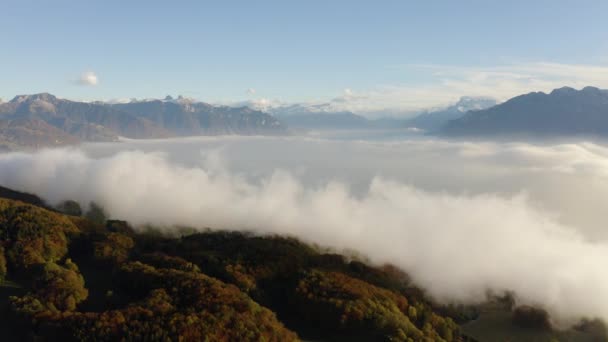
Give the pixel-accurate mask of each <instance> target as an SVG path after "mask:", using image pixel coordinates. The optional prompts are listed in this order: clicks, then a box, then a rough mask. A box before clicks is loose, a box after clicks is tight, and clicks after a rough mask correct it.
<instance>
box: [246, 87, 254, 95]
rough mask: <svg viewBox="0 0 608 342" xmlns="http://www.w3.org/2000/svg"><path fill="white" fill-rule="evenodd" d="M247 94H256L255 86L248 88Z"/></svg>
mask: <svg viewBox="0 0 608 342" xmlns="http://www.w3.org/2000/svg"><path fill="white" fill-rule="evenodd" d="M247 94H249V95H255V89H254V88H249V89H247Z"/></svg>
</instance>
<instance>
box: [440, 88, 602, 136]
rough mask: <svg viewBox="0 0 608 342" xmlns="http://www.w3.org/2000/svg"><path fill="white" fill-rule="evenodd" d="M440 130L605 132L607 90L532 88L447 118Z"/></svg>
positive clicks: (482, 133)
mask: <svg viewBox="0 0 608 342" xmlns="http://www.w3.org/2000/svg"><path fill="white" fill-rule="evenodd" d="M441 134H443V135H448V136H493V135H548V136H551V135H556V136H559V135H599V136H601V135H606V134H608V91H607V90H602V89H599V88H596V87H591V86H587V87H584V88H582V89H581V90H576V89H574V88H571V87H562V88H557V89H554V90H553V91H551V92H550V93H544V92H531V93H527V94H523V95H519V96H516V97H513V98H511V99H510V100H508V101H506V102H503V103H501V104H499V105H496V106H494V107H491V108H488V109H485V110H478V111H471V112H468V113H467V114H466V115H464V116H463V117H462V118H459V119H455V120H452V121H449V122H448V123H447V124H446V126H445V127H444V128H443V129H442V131H441Z"/></svg>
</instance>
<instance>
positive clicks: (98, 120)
mask: <svg viewBox="0 0 608 342" xmlns="http://www.w3.org/2000/svg"><path fill="white" fill-rule="evenodd" d="M284 131H285V127H284V125H283V124H281V123H280V122H279V121H278V120H276V119H275V118H274V117H272V116H270V115H268V114H265V113H262V112H260V111H255V110H252V109H249V108H230V107H219V106H212V105H209V104H206V103H202V102H192V101H160V100H152V101H143V102H132V103H127V104H106V103H101V102H95V103H86V102H76V101H69V100H64V99H59V98H57V97H55V96H53V95H51V94H48V93H42V94H35V95H20V96H16V97H15V98H14V99H12V100H11V101H9V102H3V103H0V146H1V147H3V148H4V149H10V148H13V147H16V146H21V147H41V146H55V145H63V144H72V143H75V142H78V141H115V140H117V139H118V137H119V136H123V137H127V138H133V139H142V138H166V137H172V136H192V135H207V134H281V133H283V132H284Z"/></svg>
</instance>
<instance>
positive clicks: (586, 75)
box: [0, 0, 608, 112]
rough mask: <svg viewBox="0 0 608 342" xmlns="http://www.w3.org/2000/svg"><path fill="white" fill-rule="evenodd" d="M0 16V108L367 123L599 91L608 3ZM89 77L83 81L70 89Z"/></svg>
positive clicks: (9, 4) (35, 9)
mask: <svg viewBox="0 0 608 342" xmlns="http://www.w3.org/2000/svg"><path fill="white" fill-rule="evenodd" d="M0 6H1V7H0V39H1V44H2V45H1V48H0V79H1V82H0V97H1V98H4V99H10V98H12V97H13V96H14V95H16V94H22V93H34V92H41V91H48V92H51V93H54V94H56V95H58V96H61V97H66V98H73V99H89V100H90V99H106V100H107V99H120V98H131V97H138V98H142V97H163V96H165V95H167V94H172V95H177V94H183V95H185V96H190V97H194V98H197V99H201V100H204V101H208V102H216V103H230V102H236V101H243V100H249V101H269V102H276V101H281V102H301V101H333V103H335V104H336V105H342V106H346V107H347V108H349V109H353V110H355V111H360V112H366V111H378V110H383V109H386V110H393V111H400V110H402V111H408V110H412V109H416V108H423V107H429V106H438V105H442V104H444V103H448V102H451V101H454V100H455V99H457V98H458V97H459V96H463V95H472V96H481V95H483V96H493V97H497V98H500V99H504V98H508V97H510V96H513V95H516V94H518V93H521V92H525V91H533V90H549V89H550V88H551V87H554V86H562V85H571V86H575V87H580V86H584V85H587V84H592V85H597V86H600V87H608V22H607V21H606V19H605V15H606V13H608V2H607V1H566V0H564V1H558V0H553V1H530V0H529V1H490V0H486V1H451V0H450V1H448V0H445V1H404V0H402V1H381V0H378V1H371V0H370V1H354V0H351V1H341V0H334V1H330V0H325V1H316V0H312V1H311V0H307V1H303V0H302V1H289V0H282V1H264V0H261V1H230V0H225V1H124V0H123V1H114V0H109V1H108V0H106V1H83V0H80V1H47V0H40V1H30V0H19V1H13V0H0ZM85 73H89V74H88V76H89V78H88V82H87V80H85V81H84V82H77V81H78V80H79V78H81V77H82V76H83V75H84V74H85ZM91 77H93V78H91ZM94 78H96V80H97V82H96V84H95V85H91V83H95V82H94ZM87 84H88V85H87ZM248 89H249V91H248Z"/></svg>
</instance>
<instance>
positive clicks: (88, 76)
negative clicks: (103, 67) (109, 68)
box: [76, 71, 99, 86]
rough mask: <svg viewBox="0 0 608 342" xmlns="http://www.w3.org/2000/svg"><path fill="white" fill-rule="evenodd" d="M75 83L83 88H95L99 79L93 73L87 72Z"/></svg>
mask: <svg viewBox="0 0 608 342" xmlns="http://www.w3.org/2000/svg"><path fill="white" fill-rule="evenodd" d="M76 83H77V84H79V85H83V86H96V85H97V83H99V79H98V78H97V75H96V74H95V73H94V72H93V71H87V72H83V73H82V75H80V77H79V78H78V79H77V80H76Z"/></svg>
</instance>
